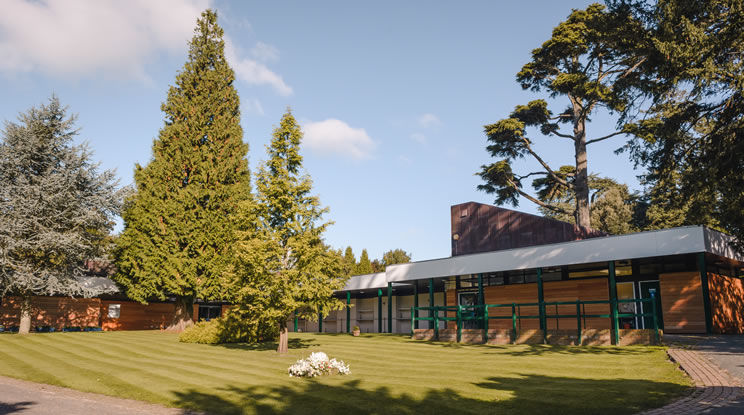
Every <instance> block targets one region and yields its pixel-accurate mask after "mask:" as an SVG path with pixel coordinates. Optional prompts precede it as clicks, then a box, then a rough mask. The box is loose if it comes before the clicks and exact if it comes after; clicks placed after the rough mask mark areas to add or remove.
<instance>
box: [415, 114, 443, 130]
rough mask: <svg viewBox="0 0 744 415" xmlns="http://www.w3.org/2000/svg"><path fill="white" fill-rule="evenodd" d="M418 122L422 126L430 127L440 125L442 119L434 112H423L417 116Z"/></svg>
mask: <svg viewBox="0 0 744 415" xmlns="http://www.w3.org/2000/svg"><path fill="white" fill-rule="evenodd" d="M418 124H419V126H421V127H423V128H432V127H438V126H440V125H442V121H441V120H440V119H439V117H437V116H436V115H434V114H423V115H421V116H420V117H419V118H418Z"/></svg>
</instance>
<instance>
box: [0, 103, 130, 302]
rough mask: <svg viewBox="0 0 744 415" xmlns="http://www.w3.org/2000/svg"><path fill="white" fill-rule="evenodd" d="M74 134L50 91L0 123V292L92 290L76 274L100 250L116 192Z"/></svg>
mask: <svg viewBox="0 0 744 415" xmlns="http://www.w3.org/2000/svg"><path fill="white" fill-rule="evenodd" d="M77 134H78V130H76V129H75V117H74V116H68V115H67V109H66V108H65V107H63V106H61V105H60V102H59V99H58V98H57V97H56V96H52V98H51V99H50V100H49V104H48V105H41V106H40V107H34V108H31V109H29V110H28V111H27V112H25V113H22V114H20V115H19V116H18V122H17V123H14V122H8V123H6V125H5V128H4V130H3V131H2V140H1V141H0V297H2V296H3V295H6V294H8V292H10V293H13V294H15V295H21V296H22V297H24V298H27V299H28V298H30V296H31V295H58V294H61V295H83V296H91V295H95V294H100V292H99V291H98V290H96V289H92V288H89V287H88V286H87V285H86V284H85V281H83V278H84V277H85V276H86V274H87V267H86V261H88V260H94V259H96V258H100V257H102V256H104V255H105V254H106V252H105V247H106V245H107V244H106V242H107V236H108V234H109V232H110V231H111V230H112V228H113V226H114V217H115V215H116V214H117V213H118V210H119V206H120V195H119V193H118V191H117V189H116V187H117V182H116V180H115V175H114V172H112V171H103V172H100V171H99V170H98V165H97V164H95V163H93V161H92V160H91V152H90V150H89V149H88V147H87V145H86V144H82V145H74V144H73V139H74V137H75V136H76V135H77ZM25 311H28V310H25Z"/></svg>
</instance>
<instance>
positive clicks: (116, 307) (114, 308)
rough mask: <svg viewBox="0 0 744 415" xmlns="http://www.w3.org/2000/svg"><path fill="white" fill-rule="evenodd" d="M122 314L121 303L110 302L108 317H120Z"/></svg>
mask: <svg viewBox="0 0 744 415" xmlns="http://www.w3.org/2000/svg"><path fill="white" fill-rule="evenodd" d="M120 315H121V304H109V306H108V318H119V316H120Z"/></svg>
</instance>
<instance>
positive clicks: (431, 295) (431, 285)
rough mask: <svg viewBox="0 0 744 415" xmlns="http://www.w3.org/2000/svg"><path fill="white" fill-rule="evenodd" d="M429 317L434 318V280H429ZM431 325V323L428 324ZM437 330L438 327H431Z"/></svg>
mask: <svg viewBox="0 0 744 415" xmlns="http://www.w3.org/2000/svg"><path fill="white" fill-rule="evenodd" d="M429 307H430V308H429V317H434V309H433V308H431V307H434V278H429ZM429 324H432V323H429ZM432 328H434V329H437V330H439V327H438V326H437V327H432Z"/></svg>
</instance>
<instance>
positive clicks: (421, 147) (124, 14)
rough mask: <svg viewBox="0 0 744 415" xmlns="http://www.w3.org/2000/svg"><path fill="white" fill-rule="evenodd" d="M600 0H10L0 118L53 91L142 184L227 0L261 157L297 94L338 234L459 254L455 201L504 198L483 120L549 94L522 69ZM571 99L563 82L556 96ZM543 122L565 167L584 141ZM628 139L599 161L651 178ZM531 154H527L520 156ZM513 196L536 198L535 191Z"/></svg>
mask: <svg viewBox="0 0 744 415" xmlns="http://www.w3.org/2000/svg"><path fill="white" fill-rule="evenodd" d="M590 3H591V2H589V1H580V0H566V1H559V2H557V1H550V0H523V1H520V2H500V1H469V2H445V1H436V2H433V1H406V2H400V1H374V2H349V1H319V2H308V1H281V2H259V1H223V0H164V1H157V2H154V1H149V0H132V1H127V2H121V1H113V0H97V1H93V0H89V1H82V0H65V1H62V0H35V1H25V0H4V1H3V13H1V14H0V97H1V98H0V120H4V121H10V122H13V121H15V120H16V118H17V116H18V114H19V113H20V112H24V111H26V110H27V109H29V108H30V107H32V106H36V105H39V104H42V103H44V102H46V101H47V100H48V99H49V97H50V96H51V95H52V94H56V95H57V96H58V97H59V99H60V100H61V102H62V103H63V104H65V105H67V106H69V110H70V112H71V113H75V114H77V117H78V118H77V127H79V128H80V134H79V136H78V137H77V138H76V140H77V141H78V142H83V141H85V142H87V143H88V144H89V145H90V148H91V149H92V150H93V158H94V159H95V160H96V161H99V162H100V163H101V168H102V169H113V170H116V172H117V175H118V177H119V180H120V184H121V185H122V186H124V185H130V184H132V182H133V169H134V165H135V163H140V164H146V163H148V162H149V160H150V158H151V154H152V153H151V146H152V142H153V139H155V138H156V137H157V134H158V131H159V129H160V128H161V127H162V126H163V122H164V115H163V113H162V112H161V110H160V105H161V103H162V102H163V101H164V100H165V98H166V94H167V90H168V87H169V86H170V85H172V84H173V83H174V81H175V75H176V73H177V72H178V71H179V70H180V69H181V67H182V66H183V64H184V63H185V61H186V57H187V48H188V41H189V40H190V39H191V37H192V35H193V29H194V27H195V23H196V19H197V17H198V16H199V14H200V12H201V11H202V10H204V9H206V8H213V9H216V10H217V12H218V15H219V23H220V25H221V26H222V27H223V28H224V31H225V37H226V45H227V47H226V56H227V58H228V61H229V63H230V64H231V66H232V67H233V69H234V70H235V72H236V76H237V82H236V83H235V86H236V88H237V90H238V94H239V96H240V99H241V123H242V126H243V130H244V137H243V139H244V141H246V142H247V143H248V144H249V145H250V151H249V155H248V157H249V163H250V167H251V168H252V169H253V170H255V167H256V166H257V165H258V164H259V163H260V162H261V161H262V160H265V159H266V151H265V146H266V145H267V144H268V143H269V140H270V138H271V133H272V130H273V128H275V127H276V126H277V125H278V123H279V120H280V118H281V116H282V114H283V113H284V112H285V111H286V109H287V107H290V108H291V109H292V111H293V113H294V115H295V117H296V118H297V119H298V120H299V122H300V124H301V125H302V127H303V130H304V133H305V137H304V140H303V144H302V150H301V152H302V155H303V156H304V167H305V170H306V173H308V174H309V175H310V176H311V177H312V179H313V183H314V187H313V189H314V193H315V194H317V195H318V196H319V197H320V200H321V203H322V204H323V205H324V206H327V207H329V208H330V213H329V214H328V215H327V216H326V218H327V219H328V220H331V221H333V222H335V223H334V225H333V226H332V227H330V229H329V230H328V232H327V233H326V242H327V243H328V244H330V245H331V246H334V247H336V248H341V249H343V248H345V247H346V246H351V247H352V248H353V250H354V252H355V254H356V255H357V257H358V256H359V254H360V253H361V251H362V249H364V248H366V249H367V250H368V252H369V255H370V257H371V258H380V257H381V256H382V253H383V252H385V251H387V250H390V249H396V248H401V249H403V250H405V251H407V252H409V253H412V256H413V260H426V259H433V258H441V257H447V256H449V255H450V249H451V245H450V221H449V215H450V206H452V205H455V204H458V203H462V202H467V201H476V202H481V203H493V201H494V197H493V196H491V195H488V194H486V193H484V192H480V191H478V190H477V189H476V187H477V185H478V184H480V183H481V180H480V179H479V178H478V177H477V176H475V173H476V172H477V171H478V170H479V169H480V166H481V165H483V164H487V163H490V162H492V161H493V160H492V159H491V158H490V156H489V155H488V154H487V153H486V150H485V147H486V145H487V141H486V136H485V134H484V133H483V126H484V125H486V124H491V123H494V122H496V121H498V120H499V119H501V118H505V117H507V116H508V114H509V112H511V110H512V109H513V108H514V107H515V106H516V105H520V104H525V103H527V102H528V101H530V100H532V99H536V98H546V97H545V96H544V95H540V94H538V93H534V92H530V91H523V90H522V89H521V88H520V86H519V85H518V84H517V82H516V81H515V75H516V73H517V72H518V71H519V69H520V68H521V67H522V65H524V64H525V63H527V62H528V61H529V59H530V52H531V50H532V49H534V48H536V47H539V46H540V45H541V44H542V42H544V41H546V40H547V39H548V38H549V37H550V33H551V31H552V29H553V27H555V26H556V25H557V24H558V23H560V22H561V21H562V20H563V19H565V18H566V16H568V14H569V13H570V12H571V9H572V8H573V9H580V8H585V7H586V6H587V5H588V4H590ZM565 106H566V104H565V103H564V102H562V101H561V100H560V99H559V100H556V101H555V107H554V111H556V112H557V111H560V110H562V109H563V108H564V107H565ZM614 126H615V119H614V118H613V116H612V115H611V114H603V113H600V114H597V115H595V116H594V117H593V118H592V123H591V124H590V125H589V126H588V128H587V131H588V138H589V139H591V138H592V137H599V136H602V135H605V134H607V133H609V132H612V131H614ZM533 138H534V139H535V143H536V144H535V147H536V149H537V151H538V152H539V153H541V154H542V155H543V156H544V158H545V159H546V161H547V162H548V163H549V164H550V165H551V166H552V167H553V168H554V169H557V168H558V167H559V166H561V165H566V164H573V154H572V150H573V144H572V143H571V142H569V141H567V140H565V139H562V138H557V137H553V138H545V137H542V136H539V135H535V136H534V137H533ZM625 140H626V139H625V138H623V137H615V138H614V139H611V140H606V141H603V142H600V143H596V144H592V145H591V146H589V149H588V151H589V170H590V172H592V173H597V174H600V175H602V176H608V177H612V178H614V179H616V180H618V181H620V182H622V183H626V184H628V185H629V186H630V187H631V189H640V185H639V183H638V179H637V176H638V175H639V174H641V173H642V171H638V170H634V168H633V165H632V164H631V163H630V161H629V160H628V157H627V155H617V154H615V153H614V152H613V150H615V149H617V148H618V147H620V146H622V145H623V144H624V142H625ZM532 170H535V164H534V163H533V162H531V161H528V160H525V161H524V162H520V163H517V164H516V167H515V171H519V172H527V171H532ZM506 207H508V208H511V207H510V206H506ZM516 209H518V210H521V211H524V212H528V213H537V210H536V207H535V206H534V205H532V204H531V203H530V202H529V201H527V200H523V201H521V202H520V204H519V207H518V208H516ZM120 229H121V223H119V225H117V230H120Z"/></svg>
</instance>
